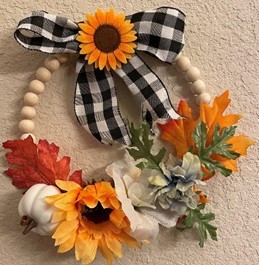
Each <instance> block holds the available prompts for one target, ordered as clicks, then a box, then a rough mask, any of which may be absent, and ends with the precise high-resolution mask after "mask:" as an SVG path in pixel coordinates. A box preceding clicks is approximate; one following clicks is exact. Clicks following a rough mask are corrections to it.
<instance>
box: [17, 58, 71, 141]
mask: <svg viewBox="0 0 259 265" xmlns="http://www.w3.org/2000/svg"><path fill="white" fill-rule="evenodd" d="M68 60H69V54H60V55H57V56H56V57H55V56H50V57H48V58H47V59H46V60H45V64H44V65H45V67H40V68H39V69H38V70H37V71H36V79H34V80H32V81H31V82H30V84H29V86H28V90H29V92H27V93H26V94H25V95H24V98H23V102H24V106H23V108H22V110H21V117H22V120H21V121H20V123H19V130H20V131H21V133H22V135H21V136H20V139H26V138H27V137H28V136H29V135H30V136H31V137H32V139H33V141H34V142H35V141H36V137H35V135H34V134H33V133H32V132H33V131H34V130H35V124H34V122H33V121H32V119H34V118H35V116H36V109H35V108H34V106H36V105H37V104H38V102H39V96H38V95H39V94H41V93H42V92H43V91H44V90H45V85H44V83H46V82H48V81H49V80H50V79H51V76H52V73H53V72H54V71H56V70H58V69H59V67H60V64H62V63H66V62H67V61H68Z"/></svg>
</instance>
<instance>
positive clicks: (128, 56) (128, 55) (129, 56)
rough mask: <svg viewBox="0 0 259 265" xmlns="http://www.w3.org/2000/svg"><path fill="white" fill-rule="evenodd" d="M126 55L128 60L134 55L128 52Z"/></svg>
mask: <svg viewBox="0 0 259 265" xmlns="http://www.w3.org/2000/svg"><path fill="white" fill-rule="evenodd" d="M124 55H125V57H126V59H127V60H130V59H131V58H132V56H131V55H130V54H128V53H124Z"/></svg>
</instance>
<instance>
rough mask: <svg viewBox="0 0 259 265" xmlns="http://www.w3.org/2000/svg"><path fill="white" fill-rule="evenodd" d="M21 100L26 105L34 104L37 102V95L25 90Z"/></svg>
mask: <svg viewBox="0 0 259 265" xmlns="http://www.w3.org/2000/svg"><path fill="white" fill-rule="evenodd" d="M23 102H24V104H25V105H28V106H31V107H33V106H36V105H37V104H38V103H39V97H38V96H37V95H36V94H35V93H32V92H27V93H26V94H25V95H24V97H23Z"/></svg>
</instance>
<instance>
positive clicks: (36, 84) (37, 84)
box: [29, 79, 45, 94]
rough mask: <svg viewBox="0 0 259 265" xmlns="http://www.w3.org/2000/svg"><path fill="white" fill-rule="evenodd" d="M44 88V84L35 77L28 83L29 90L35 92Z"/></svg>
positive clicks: (38, 92) (39, 91)
mask: <svg viewBox="0 0 259 265" xmlns="http://www.w3.org/2000/svg"><path fill="white" fill-rule="evenodd" d="M44 89H45V86H44V84H43V83H42V82H41V81H39V80H37V79H34V80H32V81H31V82H30V84H29V91H31V92H33V93H35V94H41V93H42V92H43V91H44Z"/></svg>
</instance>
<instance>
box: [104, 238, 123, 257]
mask: <svg viewBox="0 0 259 265" xmlns="http://www.w3.org/2000/svg"><path fill="white" fill-rule="evenodd" d="M105 242H106V244H107V246H108V248H109V249H110V250H111V251H112V252H113V253H114V254H115V255H116V256H117V257H120V258H121V257H122V246H121V243H120V241H119V240H118V239H116V238H115V237H113V236H109V237H105Z"/></svg>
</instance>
